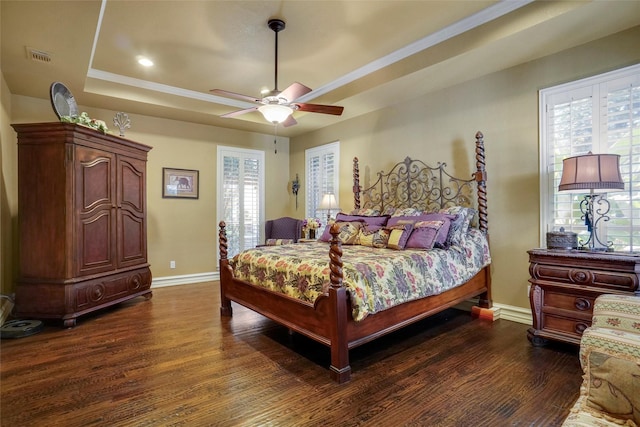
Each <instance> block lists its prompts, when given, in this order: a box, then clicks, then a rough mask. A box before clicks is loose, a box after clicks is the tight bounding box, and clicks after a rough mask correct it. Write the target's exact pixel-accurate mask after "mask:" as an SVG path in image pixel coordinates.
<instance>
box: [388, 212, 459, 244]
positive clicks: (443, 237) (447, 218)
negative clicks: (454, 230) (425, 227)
mask: <svg viewBox="0 0 640 427" xmlns="http://www.w3.org/2000/svg"><path fill="white" fill-rule="evenodd" d="M454 219H456V215H450V214H445V213H439V212H434V213H426V214H422V215H418V216H396V217H391V218H389V222H387V226H388V227H390V226H392V225H395V224H397V223H398V222H399V221H402V222H413V223H416V222H418V221H444V224H442V227H440V230H438V234H437V235H436V241H435V242H436V243H439V244H440V245H444V243H445V242H446V241H447V236H448V235H449V227H450V226H451V221H453V220H454Z"/></svg>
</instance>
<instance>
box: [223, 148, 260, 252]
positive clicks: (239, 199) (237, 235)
mask: <svg viewBox="0 0 640 427" xmlns="http://www.w3.org/2000/svg"><path fill="white" fill-rule="evenodd" d="M263 212H264V152H262V151H257V150H245V149H239V148H231V147H218V222H220V221H225V223H226V224H227V228H226V230H227V241H228V256H229V258H231V257H232V256H234V255H236V254H237V253H239V252H240V251H243V250H245V249H247V248H253V247H255V246H256V245H258V244H259V243H260V242H261V241H262V237H261V230H262V224H263V222H264V215H263Z"/></svg>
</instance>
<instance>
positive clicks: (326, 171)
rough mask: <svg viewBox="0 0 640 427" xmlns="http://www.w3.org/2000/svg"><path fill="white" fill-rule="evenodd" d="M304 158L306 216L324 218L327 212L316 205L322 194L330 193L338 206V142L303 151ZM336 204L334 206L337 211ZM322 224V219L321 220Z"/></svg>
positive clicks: (318, 204) (318, 203)
mask: <svg viewBox="0 0 640 427" xmlns="http://www.w3.org/2000/svg"><path fill="white" fill-rule="evenodd" d="M305 158H306V165H307V166H306V177H307V179H306V209H305V210H306V212H305V215H306V217H315V218H320V219H322V218H325V219H326V216H327V212H326V211H325V210H321V209H319V208H318V207H319V206H320V202H321V201H322V196H323V195H325V194H329V193H332V194H333V195H334V196H335V198H336V203H337V204H338V206H339V205H340V203H339V198H338V189H339V177H338V168H339V158H340V144H339V142H334V143H331V144H326V145H322V146H320V147H314V148H310V149H308V150H306V151H305ZM338 206H336V207H335V210H336V211H337V209H338ZM334 212H335V211H334ZM322 223H323V224H324V221H322Z"/></svg>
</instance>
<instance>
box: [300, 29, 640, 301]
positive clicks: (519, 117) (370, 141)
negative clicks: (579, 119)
mask: <svg viewBox="0 0 640 427" xmlns="http://www.w3.org/2000/svg"><path fill="white" fill-rule="evenodd" d="M638 40H640V27H636V28H634V29H631V30H628V31H625V32H622V33H620V34H617V35H614V36H611V37H607V38H605V39H602V40H598V41H595V42H592V43H589V44H587V45H583V46H581V47H578V48H574V49H571V50H568V51H564V52H561V53H558V54H556V55H552V56H549V57H545V58H542V59H539V60H536V61H532V62H529V63H526V64H523V65H520V66H517V67H513V68H510V69H507V70H504V71H501V72H497V73H493V74H490V75H487V76H485V77H482V78H478V79H475V80H472V81H469V82H466V83H463V84H460V85H457V86H454V87H451V88H448V89H445V90H442V91H440V92H435V93H431V94H428V95H426V96H423V97H420V98H418V99H415V100H413V101H411V102H407V103H403V104H400V105H396V106H394V107H391V108H387V109H384V110H381V111H377V112H374V113H371V114H368V115H366V116H362V117H359V118H356V119H353V120H349V121H347V122H344V123H340V124H337V125H335V126H331V127H327V128H324V129H321V130H319V131H317V132H314V133H311V134H306V135H303V136H300V137H296V138H292V140H291V153H290V155H291V165H292V166H291V171H292V172H295V171H298V170H304V150H305V149H306V148H308V147H311V146H315V145H319V144H324V143H328V142H331V141H334V140H336V139H339V140H340V143H341V152H340V183H341V184H340V206H341V207H342V208H343V209H352V205H353V202H352V200H351V186H352V173H351V168H352V159H353V157H354V156H357V157H358V158H359V159H360V175H361V179H366V177H367V176H368V175H370V174H372V173H373V174H375V172H377V171H379V170H383V169H387V168H388V167H389V166H390V165H392V164H395V163H396V162H398V161H401V160H402V159H403V158H404V157H405V156H411V157H415V158H419V159H422V160H425V161H427V162H437V161H444V162H446V163H447V164H448V165H449V168H450V170H452V171H453V172H454V173H453V175H455V176H469V174H470V173H471V172H472V171H473V170H474V168H475V157H474V152H473V149H474V135H475V133H476V131H478V130H480V131H482V132H483V133H484V136H485V147H486V163H487V172H488V182H487V193H488V209H489V233H490V240H491V252H492V258H493V263H492V280H493V282H492V284H493V300H494V302H496V303H498V304H505V305H510V306H517V307H521V308H525V309H528V308H529V301H528V296H527V285H528V281H527V280H528V278H529V275H528V255H527V253H526V251H527V250H528V249H530V248H535V247H539V246H540V241H539V240H540V239H539V235H540V234H539V229H540V214H539V211H540V205H539V157H538V147H539V140H538V91H539V89H541V88H544V87H548V86H553V85H555V84H559V83H563V82H567V81H571V80H575V79H579V78H582V77H586V76H589V75H593V74H598V73H601V72H605V71H608V70H611V69H615V68H620V67H623V66H627V65H631V64H633V63H637V62H639V61H640V49H639V48H638ZM301 184H302V187H304V184H303V183H301ZM301 194H302V192H301Z"/></svg>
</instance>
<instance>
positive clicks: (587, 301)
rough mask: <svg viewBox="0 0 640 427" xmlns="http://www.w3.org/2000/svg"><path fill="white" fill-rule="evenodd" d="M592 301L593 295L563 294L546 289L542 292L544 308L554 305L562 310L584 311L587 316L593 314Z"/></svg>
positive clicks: (593, 299)
mask: <svg viewBox="0 0 640 427" xmlns="http://www.w3.org/2000/svg"><path fill="white" fill-rule="evenodd" d="M594 301H595V297H589V296H585V295H574V294H565V293H561V292H554V291H548V290H547V291H545V292H544V306H545V308H546V307H555V308H559V309H562V310H570V311H576V312H580V313H586V314H587V315H589V316H591V315H592V314H593V302H594Z"/></svg>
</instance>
